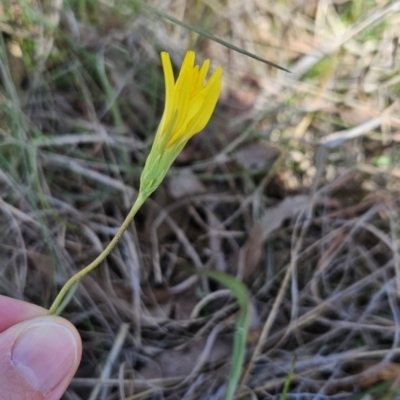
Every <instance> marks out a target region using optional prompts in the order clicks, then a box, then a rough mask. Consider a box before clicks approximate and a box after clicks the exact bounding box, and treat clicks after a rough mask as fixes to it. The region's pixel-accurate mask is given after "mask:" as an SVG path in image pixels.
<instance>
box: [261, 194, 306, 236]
mask: <svg viewBox="0 0 400 400" xmlns="http://www.w3.org/2000/svg"><path fill="white" fill-rule="evenodd" d="M308 202H309V198H308V196H304V195H298V196H291V197H286V199H285V200H283V201H282V202H281V203H279V205H278V206H276V207H273V208H270V209H268V210H267V211H266V212H265V213H264V215H263V216H262V218H261V227H262V237H263V240H266V239H267V238H268V236H269V235H271V233H272V232H273V231H274V230H276V229H278V228H279V227H280V226H281V225H282V223H283V221H284V220H285V219H287V218H292V217H293V216H294V215H296V214H297V213H298V212H299V211H300V210H301V209H302V208H304V207H306V206H307V204H308Z"/></svg>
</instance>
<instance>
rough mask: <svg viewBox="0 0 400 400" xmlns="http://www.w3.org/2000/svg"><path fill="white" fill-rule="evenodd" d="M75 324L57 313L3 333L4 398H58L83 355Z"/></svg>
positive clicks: (0, 371)
mask: <svg viewBox="0 0 400 400" xmlns="http://www.w3.org/2000/svg"><path fill="white" fill-rule="evenodd" d="M81 351H82V348H81V340H80V337H79V334H78V332H77V331H76V329H75V327H74V326H73V325H72V324H71V323H69V322H68V321H67V320H64V319H63V318H60V317H56V316H42V317H36V318H32V319H28V320H25V321H23V322H20V323H18V324H16V325H13V326H12V327H10V328H8V329H6V330H5V331H3V332H2V333H0V393H1V395H2V396H4V397H2V396H0V397H1V398H4V399H13V400H22V399H31V400H58V399H60V398H61V396H62V394H63V393H64V391H65V390H66V388H67V386H68V384H69V383H70V381H71V379H72V377H73V376H74V374H75V372H76V369H77V368H78V365H79V361H80V358H81Z"/></svg>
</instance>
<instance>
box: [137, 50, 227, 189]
mask: <svg viewBox="0 0 400 400" xmlns="http://www.w3.org/2000/svg"><path fill="white" fill-rule="evenodd" d="M161 61H162V66H163V70H164V78H165V109H164V114H163V116H162V118H161V122H160V125H159V127H158V129H157V133H156V136H155V139H154V143H153V146H152V148H151V151H150V154H149V156H148V157H147V160H146V164H145V166H144V169H143V173H142V176H141V185H140V192H142V193H141V194H142V195H145V196H149V195H150V194H151V193H152V192H153V191H154V190H155V189H156V188H157V186H158V185H159V184H160V183H161V181H162V180H163V179H164V177H165V175H166V173H167V171H168V169H169V168H170V166H171V164H172V162H173V161H174V160H175V158H176V157H177V156H178V154H179V153H180V152H181V151H182V149H183V147H184V146H185V144H186V143H187V141H188V140H189V139H190V138H191V137H192V136H193V135H195V134H196V133H198V132H200V131H201V130H202V129H204V127H205V126H206V125H207V123H208V121H209V120H210V118H211V115H212V113H213V111H214V109H215V106H216V104H217V101H218V98H219V96H220V93H221V78H222V68H221V67H217V68H216V69H215V71H214V72H213V74H212V75H211V77H210V79H209V80H208V81H206V75H207V72H208V69H209V66H210V60H206V61H205V62H204V63H203V65H202V66H201V68H200V67H199V66H198V65H195V64H194V62H195V53H194V52H193V51H188V52H187V53H186V56H185V58H184V60H183V62H182V67H181V70H180V73H179V76H178V79H177V80H176V82H175V78H174V73H173V70H172V65H171V59H170V57H169V54H168V53H166V52H162V53H161Z"/></svg>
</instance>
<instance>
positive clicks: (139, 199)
mask: <svg viewBox="0 0 400 400" xmlns="http://www.w3.org/2000/svg"><path fill="white" fill-rule="evenodd" d="M147 197H148V196H147V195H144V194H142V193H141V192H139V194H138V197H137V198H136V201H135V204H134V205H133V206H132V208H131V210H130V211H129V214H128V215H127V216H126V218H125V220H124V222H123V223H122V225H121V226H120V228H119V229H118V232H117V233H116V234H115V236H114V237H113V239H112V240H111V242H110V243H109V244H108V246H107V247H106V248H105V249H104V250H103V251H102V252H101V253H100V255H99V256H98V257H97V258H96V259H94V260H93V261H92V262H91V263H90V264H89V265H87V266H86V267H85V268H83V269H82V270H81V271H79V272H77V273H76V274H75V275H74V276H73V277H71V278H70V279H69V280H68V281H67V283H66V284H65V285H64V286H63V287H62V289H61V290H60V293H58V295H57V297H56V299H55V300H54V302H53V304H52V305H51V307H50V309H49V312H48V315H53V314H55V313H56V311H57V309H58V307H59V306H60V303H61V301H62V300H63V298H64V296H65V295H66V294H67V292H68V290H69V289H70V288H71V286H72V285H73V284H74V283H76V282H78V281H79V280H80V279H81V278H83V277H84V276H85V275H87V274H88V273H89V272H90V271H92V270H94V269H95V268H96V267H97V266H98V265H99V264H100V263H101V262H102V261H104V259H105V258H106V257H107V256H108V255H109V254H110V253H111V251H112V249H113V248H114V247H115V245H116V244H117V243H118V241H119V240H120V239H121V237H122V235H123V234H124V232H125V231H126V230H127V228H128V226H129V224H130V223H131V222H132V220H133V218H134V216H135V215H136V213H137V212H138V210H139V208H140V207H141V206H142V205H143V203H144V202H145V200H146V199H147Z"/></svg>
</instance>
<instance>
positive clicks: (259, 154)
mask: <svg viewBox="0 0 400 400" xmlns="http://www.w3.org/2000/svg"><path fill="white" fill-rule="evenodd" d="M280 153H281V150H280V148H279V147H278V146H275V145H272V144H269V143H263V142H257V143H252V144H250V145H249V146H247V147H245V148H243V149H241V150H239V151H238V152H237V153H236V156H235V159H236V161H237V162H238V163H239V164H240V165H241V166H242V167H243V169H245V170H259V169H265V168H270V167H272V166H273V165H274V163H275V161H276V160H277V158H278V157H279V155H280Z"/></svg>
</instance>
